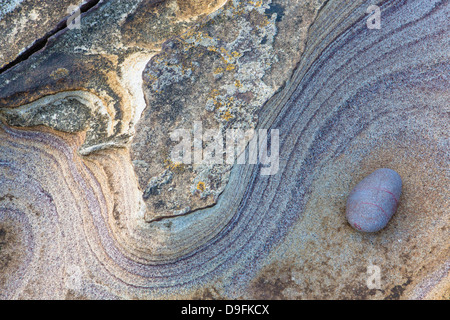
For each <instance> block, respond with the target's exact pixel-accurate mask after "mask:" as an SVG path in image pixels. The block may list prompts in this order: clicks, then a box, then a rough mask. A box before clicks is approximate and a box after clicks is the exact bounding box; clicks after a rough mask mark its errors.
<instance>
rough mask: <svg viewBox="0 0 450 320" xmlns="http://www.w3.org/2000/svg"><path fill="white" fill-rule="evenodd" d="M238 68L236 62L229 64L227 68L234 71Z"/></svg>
mask: <svg viewBox="0 0 450 320" xmlns="http://www.w3.org/2000/svg"><path fill="white" fill-rule="evenodd" d="M235 68H236V66H235V65H234V64H229V65H227V68H226V69H225V70H226V71H232V70H234V69H235Z"/></svg>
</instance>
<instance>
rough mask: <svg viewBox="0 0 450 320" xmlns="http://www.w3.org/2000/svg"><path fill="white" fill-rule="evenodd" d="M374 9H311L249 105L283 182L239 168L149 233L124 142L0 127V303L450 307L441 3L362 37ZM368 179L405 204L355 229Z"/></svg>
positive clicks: (395, 6)
mask: <svg viewBox="0 0 450 320" xmlns="http://www.w3.org/2000/svg"><path fill="white" fill-rule="evenodd" d="M372 4H373V2H372V1H361V0H358V1H338V0H336V1H328V2H326V4H325V5H324V6H323V7H322V8H321V10H320V12H319V14H318V16H317V17H316V19H315V21H314V23H313V24H312V25H311V26H310V28H309V31H308V39H307V45H306V47H305V50H304V52H303V55H302V58H301V60H300V63H299V65H298V66H297V68H296V70H295V72H294V73H293V75H292V77H291V78H290V79H289V80H288V81H287V82H286V84H285V86H284V87H283V89H282V90H280V91H279V92H277V93H276V94H275V95H274V96H273V97H272V98H271V99H270V100H269V101H268V102H267V103H265V104H264V106H263V107H262V108H261V109H260V110H258V116H259V121H258V126H259V127H261V128H277V129H279V130H280V150H279V154H280V168H279V172H278V173H277V174H275V175H272V176H262V175H260V170H261V167H260V166H259V165H256V166H255V165H240V166H234V167H233V169H232V171H231V174H230V177H229V181H228V183H227V186H226V187H225V190H224V191H223V193H222V194H221V195H220V197H219V199H218V201H217V203H216V204H215V205H214V206H212V207H210V208H206V209H202V210H196V211H193V212H191V213H189V214H185V215H182V216H178V217H169V218H166V219H160V220H156V221H153V222H151V223H148V222H146V220H145V219H144V216H145V214H146V204H145V203H144V202H143V199H142V190H141V189H140V188H139V184H138V182H137V178H136V174H135V171H134V168H133V165H132V162H131V157H130V153H129V151H130V150H129V147H128V146H127V145H126V144H125V145H124V146H123V147H121V148H102V149H101V150H98V151H97V152H94V153H91V154H89V155H87V156H82V155H80V154H79V153H78V150H79V148H80V147H81V146H82V145H83V143H84V141H85V139H86V131H80V132H61V131H56V130H54V129H49V128H47V127H44V126H34V127H31V128H17V127H12V126H10V125H7V124H2V125H1V127H0V248H1V250H0V266H1V270H2V272H1V273H0V288H1V290H0V297H1V298H6V299H18V298H38V297H39V298H96V299H116V298H117V299H120V298H122V299H123V298H138V299H163V298H202V299H206V298H241V299H245V298H263V299H264V298H274V299H275V298H284V299H299V298H325V299H326V298H362V299H367V298H375V299H383V298H384V299H398V298H437V299H439V298H448V296H449V289H450V284H449V272H450V264H449V260H448V257H449V251H450V243H449V237H448V235H449V210H448V208H449V199H448V185H449V182H450V177H449V172H448V163H449V160H450V154H449V148H448V129H449V127H448V126H449V125H448V124H449V120H450V119H449V114H450V113H449V111H450V110H449V109H450V108H449V104H448V101H450V92H449V90H448V88H449V87H450V83H449V79H448V75H449V71H450V62H449V58H450V50H448V49H449V45H450V44H449V41H450V25H449V23H450V22H449V19H448V17H449V14H450V4H449V2H448V1H445V0H443V1H438V0H432V1H418V0H415V1H414V0H410V1H406V0H392V1H379V2H377V4H378V5H379V6H380V8H381V13H382V16H381V17H382V20H381V21H382V25H381V26H382V27H381V29H379V30H373V29H372V30H371V29H368V28H367V25H366V19H367V18H368V15H367V13H366V9H367V8H368V7H369V5H372ZM2 76H3V77H7V76H8V74H4V75H2ZM46 90H50V89H48V88H47V89H46ZM0 92H4V91H2V90H0ZM8 99H10V100H11V101H14V103H17V101H18V100H17V95H16V96H14V95H12V96H10V98H8V97H4V98H3V100H2V103H3V104H2V107H5V105H7V103H8V101H9V100H8ZM380 167H389V168H392V169H394V170H396V171H397V172H398V173H399V174H400V176H401V177H402V179H403V184H404V190H403V195H402V197H403V198H402V202H401V203H400V206H399V208H398V211H397V213H396V215H395V216H394V218H393V219H392V220H391V223H389V225H388V226H387V227H386V228H385V229H383V231H382V232H380V233H376V234H363V233H359V232H356V231H355V230H354V229H353V228H352V227H351V226H349V225H348V223H347V222H346V219H345V201H346V198H347V196H348V195H349V192H350V191H351V188H352V187H353V186H355V185H356V183H357V182H358V181H360V180H361V179H362V178H363V177H365V176H367V175H368V174H369V173H371V172H373V171H374V170H375V169H377V168H380ZM370 265H377V266H379V267H380V270H381V272H382V274H381V277H382V285H381V288H378V289H370V288H368V287H367V286H366V279H367V273H366V271H367V267H368V266H370Z"/></svg>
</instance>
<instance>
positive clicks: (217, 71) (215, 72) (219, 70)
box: [214, 67, 223, 74]
mask: <svg viewBox="0 0 450 320" xmlns="http://www.w3.org/2000/svg"><path fill="white" fill-rule="evenodd" d="M219 73H223V68H222V67H218V68H217V69H216V70H214V74H219Z"/></svg>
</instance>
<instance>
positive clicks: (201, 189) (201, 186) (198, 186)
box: [197, 181, 205, 192]
mask: <svg viewBox="0 0 450 320" xmlns="http://www.w3.org/2000/svg"><path fill="white" fill-rule="evenodd" d="M197 190H199V191H201V192H203V191H205V183H204V182H202V181H199V183H197Z"/></svg>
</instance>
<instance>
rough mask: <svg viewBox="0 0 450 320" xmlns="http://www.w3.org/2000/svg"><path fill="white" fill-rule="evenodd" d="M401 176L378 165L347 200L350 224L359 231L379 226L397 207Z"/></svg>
mask: <svg viewBox="0 0 450 320" xmlns="http://www.w3.org/2000/svg"><path fill="white" fill-rule="evenodd" d="M401 192H402V179H401V177H400V175H399V174H398V173H397V172H395V171H394V170H391V169H387V168H382V169H378V170H375V171H374V172H373V173H372V174H370V175H369V176H367V177H366V178H364V179H363V180H362V181H361V182H360V183H358V185H357V186H356V187H355V188H354V189H353V190H352V192H351V193H350V195H349V197H348V200H347V208H346V216H347V220H348V222H349V223H350V225H351V226H352V227H353V228H355V229H357V230H359V231H363V232H376V231H379V230H381V229H383V228H384V227H385V226H386V225H387V223H388V222H389V220H390V219H391V217H392V216H393V215H394V213H395V211H396V210H397V206H398V201H399V199H400V195H401Z"/></svg>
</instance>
